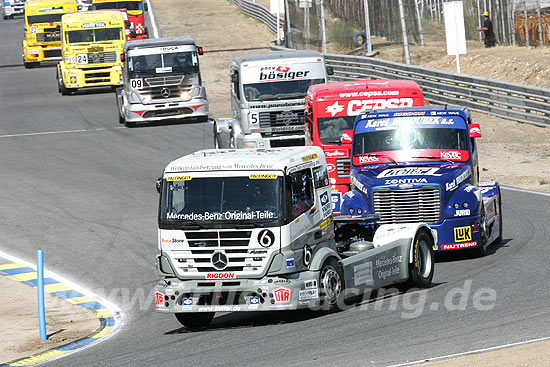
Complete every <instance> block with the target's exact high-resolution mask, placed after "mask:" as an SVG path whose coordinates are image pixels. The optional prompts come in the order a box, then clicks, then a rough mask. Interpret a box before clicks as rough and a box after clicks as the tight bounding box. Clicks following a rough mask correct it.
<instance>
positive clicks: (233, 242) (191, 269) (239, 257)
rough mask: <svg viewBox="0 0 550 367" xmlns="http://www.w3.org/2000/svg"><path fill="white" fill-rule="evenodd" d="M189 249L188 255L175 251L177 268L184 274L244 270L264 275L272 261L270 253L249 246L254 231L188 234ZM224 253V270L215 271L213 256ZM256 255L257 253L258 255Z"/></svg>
mask: <svg viewBox="0 0 550 367" xmlns="http://www.w3.org/2000/svg"><path fill="white" fill-rule="evenodd" d="M184 233H185V237H186V239H187V246H186V247H187V249H186V250H185V255H183V254H182V255H179V254H178V252H180V251H175V254H174V259H173V260H174V265H175V266H176V267H178V268H181V271H182V272H183V274H189V275H192V274H197V273H206V272H217V271H220V272H242V271H243V270H244V267H245V266H252V267H254V268H256V270H257V271H254V272H255V273H261V272H262V271H263V269H264V267H265V266H266V262H267V259H268V257H269V252H270V251H268V250H266V249H264V248H262V247H258V248H252V247H251V246H250V237H251V235H252V231H246V230H243V231H239V230H226V231H221V230H220V231H215V230H214V231H185V232H184ZM218 251H222V252H223V253H224V254H225V255H226V256H227V259H228V262H227V267H226V268H225V269H223V270H218V269H216V268H214V266H213V264H212V255H214V253H215V252H218ZM255 251H257V252H258V253H255Z"/></svg>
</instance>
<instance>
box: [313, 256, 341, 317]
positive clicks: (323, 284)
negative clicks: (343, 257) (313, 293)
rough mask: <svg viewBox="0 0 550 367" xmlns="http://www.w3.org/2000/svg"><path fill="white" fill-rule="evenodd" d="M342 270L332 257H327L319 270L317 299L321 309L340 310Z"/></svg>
mask: <svg viewBox="0 0 550 367" xmlns="http://www.w3.org/2000/svg"><path fill="white" fill-rule="evenodd" d="M344 290H345V287H344V271H343V270H342V266H340V263H339V262H338V261H337V260H336V259H335V258H333V257H331V258H328V259H327V260H326V261H325V263H324V264H323V266H322V267H321V271H320V272H319V300H320V305H321V309H323V310H327V311H340V310H342V309H343V306H344Z"/></svg>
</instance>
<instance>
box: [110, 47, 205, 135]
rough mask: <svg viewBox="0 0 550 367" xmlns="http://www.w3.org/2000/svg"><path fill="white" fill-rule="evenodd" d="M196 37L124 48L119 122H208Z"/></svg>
mask: <svg viewBox="0 0 550 367" xmlns="http://www.w3.org/2000/svg"><path fill="white" fill-rule="evenodd" d="M201 54H202V48H201V47H197V45H196V44H195V40H194V38H193V37H188V36H187V37H169V38H149V39H145V40H137V41H129V42H126V44H125V45H124V55H125V57H124V69H123V73H124V84H123V86H122V87H120V88H118V89H117V91H116V96H117V106H118V112H119V122H120V123H122V124H125V125H127V126H129V125H132V124H135V123H141V122H151V121H160V120H167V119H179V120H187V121H190V120H191V121H193V120H194V121H200V122H206V121H207V120H208V99H207V97H206V88H205V87H204V86H203V85H202V78H201V73H200V67H199V55H201Z"/></svg>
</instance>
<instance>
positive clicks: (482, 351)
mask: <svg viewBox="0 0 550 367" xmlns="http://www.w3.org/2000/svg"><path fill="white" fill-rule="evenodd" d="M548 340H550V337H544V338H538V339H531V340H526V341H523V342H517V343H510V344H503V345H497V346H496V347H489V348H483V349H477V350H473V351H470V352H463V353H455V354H448V355H446V356H439V357H433V358H426V359H422V360H418V361H414V362H407V363H401V364H393V365H391V366H386V367H403V366H413V365H415V364H420V363H429V362H435V361H441V360H444V359H451V358H456V357H463V356H468V355H471V354H478V353H484V352H491V351H494V350H499V349H504V348H509V347H516V346H520V345H524V344H531V343H536V342H541V341H548Z"/></svg>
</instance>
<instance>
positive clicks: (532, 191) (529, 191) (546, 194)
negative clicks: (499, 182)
mask: <svg viewBox="0 0 550 367" xmlns="http://www.w3.org/2000/svg"><path fill="white" fill-rule="evenodd" d="M501 187H502V188H503V189H505V190H510V191H517V192H524V193H526V194H536V195H542V196H550V192H541V191H534V190H526V189H519V188H517V187H509V186H501Z"/></svg>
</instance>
